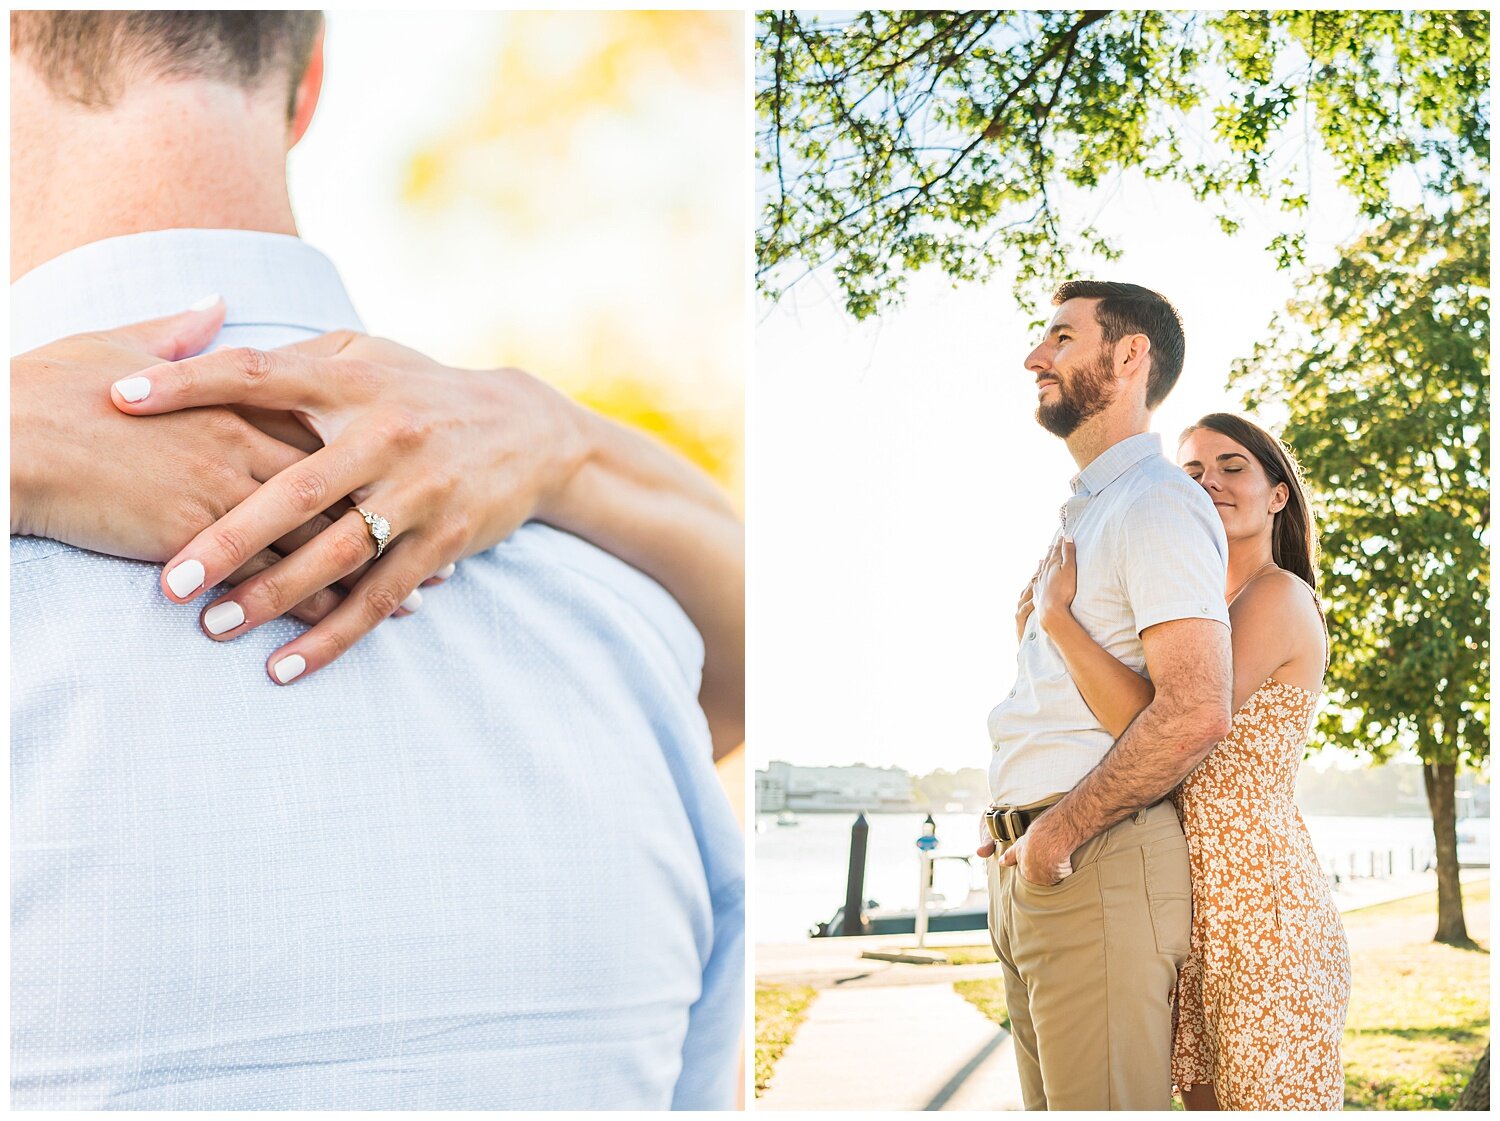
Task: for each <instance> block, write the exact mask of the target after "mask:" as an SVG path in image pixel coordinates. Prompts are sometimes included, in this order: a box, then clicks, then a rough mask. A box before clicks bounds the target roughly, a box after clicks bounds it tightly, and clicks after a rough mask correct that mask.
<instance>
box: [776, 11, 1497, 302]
mask: <svg viewBox="0 0 1500 1121" xmlns="http://www.w3.org/2000/svg"><path fill="white" fill-rule="evenodd" d="M758 21H759V33H758V37H757V47H758V73H757V90H756V104H757V109H758V113H759V120H760V129H759V133H758V137H757V141H758V143H757V155H758V162H759V168H760V171H761V174H762V183H761V187H762V190H761V194H762V198H763V206H762V210H761V221H760V227H759V229H758V231H757V238H756V249H757V279H758V283H759V285H760V289H761V291H762V293H763V294H765V295H767V296H770V297H772V298H775V297H778V296H779V295H781V294H782V293H784V292H785V291H787V290H788V289H789V288H791V287H793V286H795V284H796V283H797V282H798V281H799V280H800V279H801V278H802V277H804V276H806V275H808V274H809V273H811V272H813V271H814V270H817V269H820V268H824V267H827V268H829V269H831V272H832V275H833V277H834V278H835V280H836V282H837V284H838V286H839V287H840V289H841V290H842V294H843V298H844V301H845V305H846V307H847V309H848V310H849V311H850V312H851V313H852V314H853V315H855V316H856V317H860V318H863V317H865V316H868V315H871V314H873V313H875V312H876V311H877V310H879V309H880V308H881V307H882V306H885V305H887V304H889V303H891V302H893V301H895V300H897V299H899V297H900V295H901V293H902V290H903V285H904V282H905V278H906V276H907V275H908V274H910V273H911V272H913V271H915V270H917V269H920V268H922V267H924V266H928V265H936V266H938V267H939V268H941V269H942V270H943V271H944V272H945V273H947V274H948V275H949V276H951V277H952V278H953V279H954V280H956V281H957V280H975V279H983V278H986V277H988V276H989V275H990V274H991V273H992V272H993V271H994V270H995V269H996V268H997V266H998V265H999V264H1000V262H1001V261H1002V259H1004V258H1007V257H1010V258H1012V266H1011V267H1012V268H1013V270H1014V273H1013V275H1014V277H1015V282H1016V289H1017V294H1018V296H1021V297H1022V299H1023V302H1026V297H1027V295H1028V294H1030V293H1035V292H1036V291H1037V290H1038V288H1039V287H1049V288H1050V286H1051V285H1053V284H1054V283H1055V282H1056V281H1057V280H1059V279H1061V278H1062V277H1063V276H1064V275H1065V274H1066V272H1067V267H1066V260H1067V258H1068V256H1069V254H1070V253H1072V252H1074V251H1076V250H1079V249H1083V250H1086V251H1090V252H1093V253H1095V254H1098V255H1100V256H1103V257H1105V258H1109V257H1111V256H1114V255H1116V250H1115V247H1114V246H1112V245H1111V244H1109V243H1108V241H1107V240H1106V239H1105V238H1104V237H1103V236H1101V234H1100V233H1099V231H1098V230H1097V229H1095V228H1093V227H1091V226H1090V225H1088V224H1087V223H1080V222H1078V221H1077V220H1076V219H1075V218H1074V216H1073V215H1071V214H1068V215H1065V214H1063V213H1062V212H1061V210H1060V209H1059V206H1058V204H1057V201H1056V196H1057V194H1058V192H1059V189H1060V188H1061V187H1063V185H1065V184H1066V185H1071V186H1072V187H1074V188H1084V189H1087V188H1091V187H1094V186H1096V185H1098V184H1099V183H1100V182H1101V180H1103V179H1104V178H1105V177H1106V176H1109V175H1110V174H1111V173H1113V172H1117V171H1121V170H1124V169H1128V168H1137V169H1139V170H1141V171H1142V172H1144V173H1145V174H1146V175H1147V176H1150V177H1152V178H1156V179H1164V180H1175V181H1178V182H1182V183H1185V184H1187V185H1189V186H1190V187H1191V188H1192V190H1193V192H1194V193H1195V195H1196V196H1197V197H1198V198H1199V199H1205V200H1207V199H1217V200H1221V201H1223V200H1227V199H1228V198H1230V197H1232V196H1234V195H1249V196H1253V197H1257V198H1261V199H1266V200H1269V201H1271V202H1272V203H1274V204H1276V205H1277V206H1279V207H1280V208H1281V209H1282V210H1283V211H1286V212H1288V214H1289V215H1293V216H1294V215H1296V214H1297V213H1299V212H1300V211H1302V210H1303V209H1305V208H1306V206H1307V203H1308V198H1307V180H1308V172H1309V169H1308V166H1307V150H1308V144H1307V140H1308V139H1309V138H1313V139H1316V141H1317V142H1318V143H1319V144H1320V145H1321V148H1322V149H1323V150H1324V151H1326V153H1327V154H1328V156H1329V157H1330V158H1331V160H1332V162H1333V166H1334V167H1335V168H1336V170H1337V173H1338V176H1339V178H1340V180H1341V182H1342V183H1343V185H1344V186H1345V187H1346V188H1347V189H1348V190H1349V192H1350V193H1351V194H1352V195H1353V197H1354V198H1355V199H1356V201H1357V202H1358V204H1359V206H1360V208H1361V210H1362V211H1363V212H1364V213H1365V214H1366V215H1367V216H1369V217H1371V218H1372V219H1382V218H1385V217H1388V216H1389V215H1390V214H1391V213H1392V212H1393V209H1394V208H1395V206H1396V202H1397V196H1398V195H1399V194H1400V192H1399V190H1397V189H1396V187H1397V180H1398V178H1399V177H1400V176H1401V175H1403V174H1407V175H1409V176H1410V177H1411V178H1412V180H1413V182H1412V184H1411V186H1412V187H1413V188H1414V189H1420V190H1422V191H1424V192H1429V193H1432V194H1435V195H1439V196H1441V195H1446V194H1451V193H1453V192H1454V191H1456V190H1458V189H1459V188H1460V187H1461V186H1462V184H1464V183H1466V182H1473V181H1478V180H1480V179H1482V178H1483V174H1484V173H1485V172H1486V171H1487V169H1488V146H1489V120H1488V101H1487V98H1488V88H1489V16H1488V13H1486V12H1482V11H1410V12H1384V11H1280V12H1265V11H1256V12H1219V13H1207V12H1160V11H963V12H930V11H929V12H922V11H864V12H859V13H857V14H855V15H853V16H849V17H839V18H830V19H820V18H815V17H811V16H808V15H806V14H804V13H799V12H795V11H765V12H761V13H760V14H759V17H758ZM1221 221H1222V222H1223V223H1224V224H1225V225H1226V227H1228V228H1231V229H1232V228H1233V218H1232V216H1231V215H1230V213H1229V212H1228V209H1227V207H1221ZM1270 248H1271V249H1272V250H1273V251H1274V252H1275V253H1276V254H1277V255H1278V257H1279V259H1280V260H1281V261H1282V262H1283V263H1284V264H1291V263H1293V262H1296V261H1298V260H1299V259H1300V253H1301V236H1300V231H1299V230H1298V229H1297V228H1296V226H1295V219H1293V220H1290V221H1289V223H1288V227H1287V229H1286V230H1285V231H1284V232H1282V233H1281V234H1278V236H1277V237H1276V239H1275V241H1274V242H1273V243H1272V245H1271V246H1270Z"/></svg>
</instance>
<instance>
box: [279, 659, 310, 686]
mask: <svg viewBox="0 0 1500 1121" xmlns="http://www.w3.org/2000/svg"><path fill="white" fill-rule="evenodd" d="M306 668H307V659H306V658H304V657H303V656H302V655H301V654H288V655H287V656H286V657H285V658H282V659H281V661H279V662H277V663H276V664H275V665H274V666H272V667H271V672H272V673H274V674H275V675H276V680H277V681H279V682H281V683H282V684H283V685H285V684H286V683H287V682H288V681H291V680H292V679H293V678H296V677H301V676H302V671H303V670H305V669H306Z"/></svg>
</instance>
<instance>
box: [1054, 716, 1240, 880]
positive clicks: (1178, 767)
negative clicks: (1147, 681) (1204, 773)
mask: <svg viewBox="0 0 1500 1121" xmlns="http://www.w3.org/2000/svg"><path fill="white" fill-rule="evenodd" d="M1228 725H1229V721H1228V714H1227V711H1224V710H1221V709H1204V708H1202V707H1197V708H1190V709H1189V708H1182V707H1181V706H1176V707H1174V706H1173V704H1172V702H1171V700H1170V699H1164V698H1162V697H1161V696H1160V695H1158V696H1157V698H1156V699H1154V700H1153V701H1152V703H1151V704H1149V705H1147V706H1146V708H1145V709H1144V710H1142V712H1141V714H1140V715H1139V716H1137V717H1136V718H1135V720H1134V721H1132V722H1131V724H1130V727H1128V728H1126V729H1125V734H1124V735H1122V736H1121V737H1120V738H1119V739H1118V740H1117V741H1116V742H1115V745H1114V747H1112V748H1110V749H1109V753H1108V754H1107V755H1105V757H1104V758H1103V759H1101V760H1100V761H1099V765H1098V766H1096V767H1095V768H1094V769H1093V770H1092V771H1090V772H1089V773H1088V774H1087V775H1085V776H1084V778H1083V781H1081V782H1080V783H1079V784H1078V785H1077V786H1075V787H1074V788H1073V789H1072V790H1071V791H1070V792H1069V793H1068V795H1067V797H1065V798H1064V799H1063V800H1062V801H1061V802H1059V803H1058V804H1057V805H1056V806H1054V807H1053V808H1052V809H1051V810H1050V811H1048V813H1047V815H1046V816H1045V817H1044V818H1043V819H1042V822H1041V823H1039V826H1038V827H1039V828H1040V827H1041V826H1042V825H1045V833H1046V836H1047V838H1048V841H1049V843H1051V844H1052V846H1053V847H1054V849H1055V851H1058V852H1072V851H1073V850H1074V849H1076V848H1078V846H1079V845H1081V844H1083V843H1084V842H1085V841H1087V840H1088V839H1089V838H1090V837H1093V836H1096V835H1097V834H1099V833H1102V832H1103V831H1104V830H1106V829H1108V828H1109V827H1110V826H1111V825H1114V824H1115V823H1116V822H1119V821H1123V820H1124V819H1125V818H1127V817H1129V816H1130V815H1131V814H1133V813H1135V812H1136V811H1137V810H1140V809H1143V808H1144V807H1146V806H1149V805H1152V804H1153V803H1155V802H1157V801H1159V800H1161V799H1162V798H1163V797H1165V796H1166V795H1167V794H1168V793H1169V792H1170V791H1171V790H1172V788H1173V787H1175V786H1176V785H1177V784H1178V783H1179V782H1181V781H1182V780H1183V779H1184V778H1186V777H1187V775H1188V773H1189V772H1190V771H1192V769H1193V768H1194V767H1196V766H1197V765H1198V764H1199V763H1200V762H1202V760H1203V759H1204V758H1205V757H1206V756H1207V755H1208V753H1209V752H1210V751H1211V750H1212V749H1213V746H1214V744H1216V743H1218V741H1219V740H1220V739H1222V738H1223V737H1224V736H1225V735H1226V734H1227V732H1228Z"/></svg>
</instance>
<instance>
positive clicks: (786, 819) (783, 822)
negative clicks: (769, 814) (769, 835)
mask: <svg viewBox="0 0 1500 1121" xmlns="http://www.w3.org/2000/svg"><path fill="white" fill-rule="evenodd" d="M776 824H777V825H780V826H787V825H801V824H802V823H801V822H800V821H798V820H797V815H796V814H794V813H793V812H792V811H791V810H782V811H781V812H780V813H779V814H777V815H776Z"/></svg>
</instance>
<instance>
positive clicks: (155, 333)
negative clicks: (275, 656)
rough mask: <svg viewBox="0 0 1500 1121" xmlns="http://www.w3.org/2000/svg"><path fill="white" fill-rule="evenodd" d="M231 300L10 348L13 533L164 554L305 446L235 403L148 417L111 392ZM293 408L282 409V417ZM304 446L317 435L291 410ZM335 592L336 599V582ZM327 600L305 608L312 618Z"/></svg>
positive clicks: (257, 564) (286, 540) (198, 336)
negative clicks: (117, 401)
mask: <svg viewBox="0 0 1500 1121" xmlns="http://www.w3.org/2000/svg"><path fill="white" fill-rule="evenodd" d="M223 322H224V305H223V303H222V302H219V301H215V302H214V303H213V304H212V305H211V306H209V307H208V308H206V309H199V310H195V311H187V312H183V313H181V314H178V315H171V316H167V317H165V318H162V319H154V320H150V321H148V322H145V323H138V324H134V325H132V326H129V327H122V328H119V329H116V330H112V331H97V332H92V333H89V334H82V335H73V336H70V337H68V338H65V339H59V340H57V341H56V342H51V343H48V344H47V345H45V346H42V347H38V348H37V349H35V350H32V351H28V352H27V353H25V354H22V355H18V356H17V357H15V358H13V359H11V368H10V372H11V525H10V531H11V533H12V534H27V535H33V536H40V537H50V538H53V539H55V540H58V541H63V542H66V543H67V544H69V545H75V546H77V547H79V548H82V549H91V550H93V551H95V552H100V553H108V554H110V555H112V556H118V557H126V558H128V559H132V560H143V561H153V562H156V563H160V562H162V561H164V560H166V559H167V558H168V557H170V556H172V555H173V554H174V553H175V552H176V551H177V550H178V549H180V548H181V547H182V543H183V542H184V541H186V540H188V539H190V538H192V537H194V536H195V535H196V534H199V533H201V532H202V531H203V530H204V529H205V528H206V527H208V526H210V525H212V524H213V523H214V522H215V521H216V520H218V519H219V518H221V517H222V516H223V515H224V514H225V513H226V512H227V511H229V510H231V509H233V508H234V507H235V506H236V505H238V504H239V503H240V502H242V501H243V500H244V499H245V498H246V497H247V496H248V495H250V494H252V493H253V492H254V491H255V490H256V488H257V487H259V486H260V484H261V482H262V480H265V479H269V478H271V477H272V476H274V475H276V474H277V473H279V472H281V471H283V470H285V469H286V468H287V467H289V466H291V465H292V464H294V463H297V462H298V461H300V460H301V459H303V458H304V457H305V455H306V454H307V452H306V451H305V450H304V447H299V446H297V445H296V444H295V443H292V442H288V439H290V440H296V439H297V436H296V434H295V433H287V432H286V431H285V429H284V427H283V428H282V429H279V430H278V435H282V436H285V437H287V439H278V438H276V437H273V436H271V435H269V434H267V433H266V432H265V431H263V430H262V428H261V427H260V426H259V424H261V423H266V422H265V421H258V422H257V423H251V421H249V420H247V419H245V417H243V416H240V415H238V414H236V413H235V412H233V411H231V410H230V409H227V408H201V409H194V410H192V411H190V412H183V413H177V414H174V415H172V416H163V417H156V418H153V419H152V420H151V421H150V422H149V423H142V422H140V421H136V420H132V419H131V418H129V417H125V416H121V415H120V413H119V412H118V411H117V410H115V409H113V408H111V407H110V404H109V402H108V401H107V400H106V399H105V392H106V389H107V387H108V386H109V385H110V383H111V382H114V381H118V380H120V379H125V380H128V378H129V375H134V374H136V373H138V372H139V371H140V370H142V369H145V368H147V367H150V366H155V365H157V364H158V363H160V362H161V360H162V359H176V358H181V357H184V356H186V355H189V354H196V353H197V352H198V351H199V350H201V349H203V347H204V346H206V345H208V342H209V341H210V340H211V339H212V338H213V337H214V335H215V334H217V333H218V331H219V328H220V326H221V325H222V324H223ZM284 419H285V418H284ZM291 427H292V428H294V429H297V430H298V431H299V432H300V436H301V439H302V442H303V444H304V445H310V444H315V441H314V440H313V439H312V437H311V434H310V433H308V432H307V431H306V430H305V429H302V428H301V426H300V425H297V424H296V423H295V422H294V421H293V422H292V423H291ZM311 532H312V531H311V530H310V529H308V528H307V527H304V526H301V525H300V524H299V525H298V526H293V527H292V528H291V530H289V531H288V533H286V534H283V535H278V539H277V540H276V541H275V542H267V543H266V544H267V545H268V546H269V545H273V544H274V545H275V549H271V548H262V549H258V550H256V551H255V552H252V553H249V554H247V555H246V556H245V557H243V558H242V559H241V562H240V564H238V565H236V566H235V568H234V569H233V570H231V571H229V572H224V573H221V574H219V578H221V579H228V580H230V581H231V582H237V581H239V580H243V579H245V578H247V577H248V576H250V575H252V574H253V573H255V572H258V571H261V570H262V569H265V568H267V567H269V566H270V565H272V564H273V563H275V562H276V561H278V560H280V555H279V551H289V550H291V549H294V548H296V547H297V546H298V545H300V544H301V543H302V542H303V541H305V540H306V539H307V538H308V537H309V536H310V535H311ZM329 596H330V597H332V599H333V600H334V601H335V602H336V600H337V598H339V597H338V596H337V593H336V592H330V593H329ZM327 598H328V597H325V599H324V601H321V602H314V603H312V604H307V605H305V606H304V607H301V608H299V609H298V611H297V614H298V615H299V616H300V617H304V618H306V617H313V616H315V615H316V609H318V608H319V607H322V608H323V609H324V610H325V611H326V610H327V609H328V606H330V604H328V602H327Z"/></svg>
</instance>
